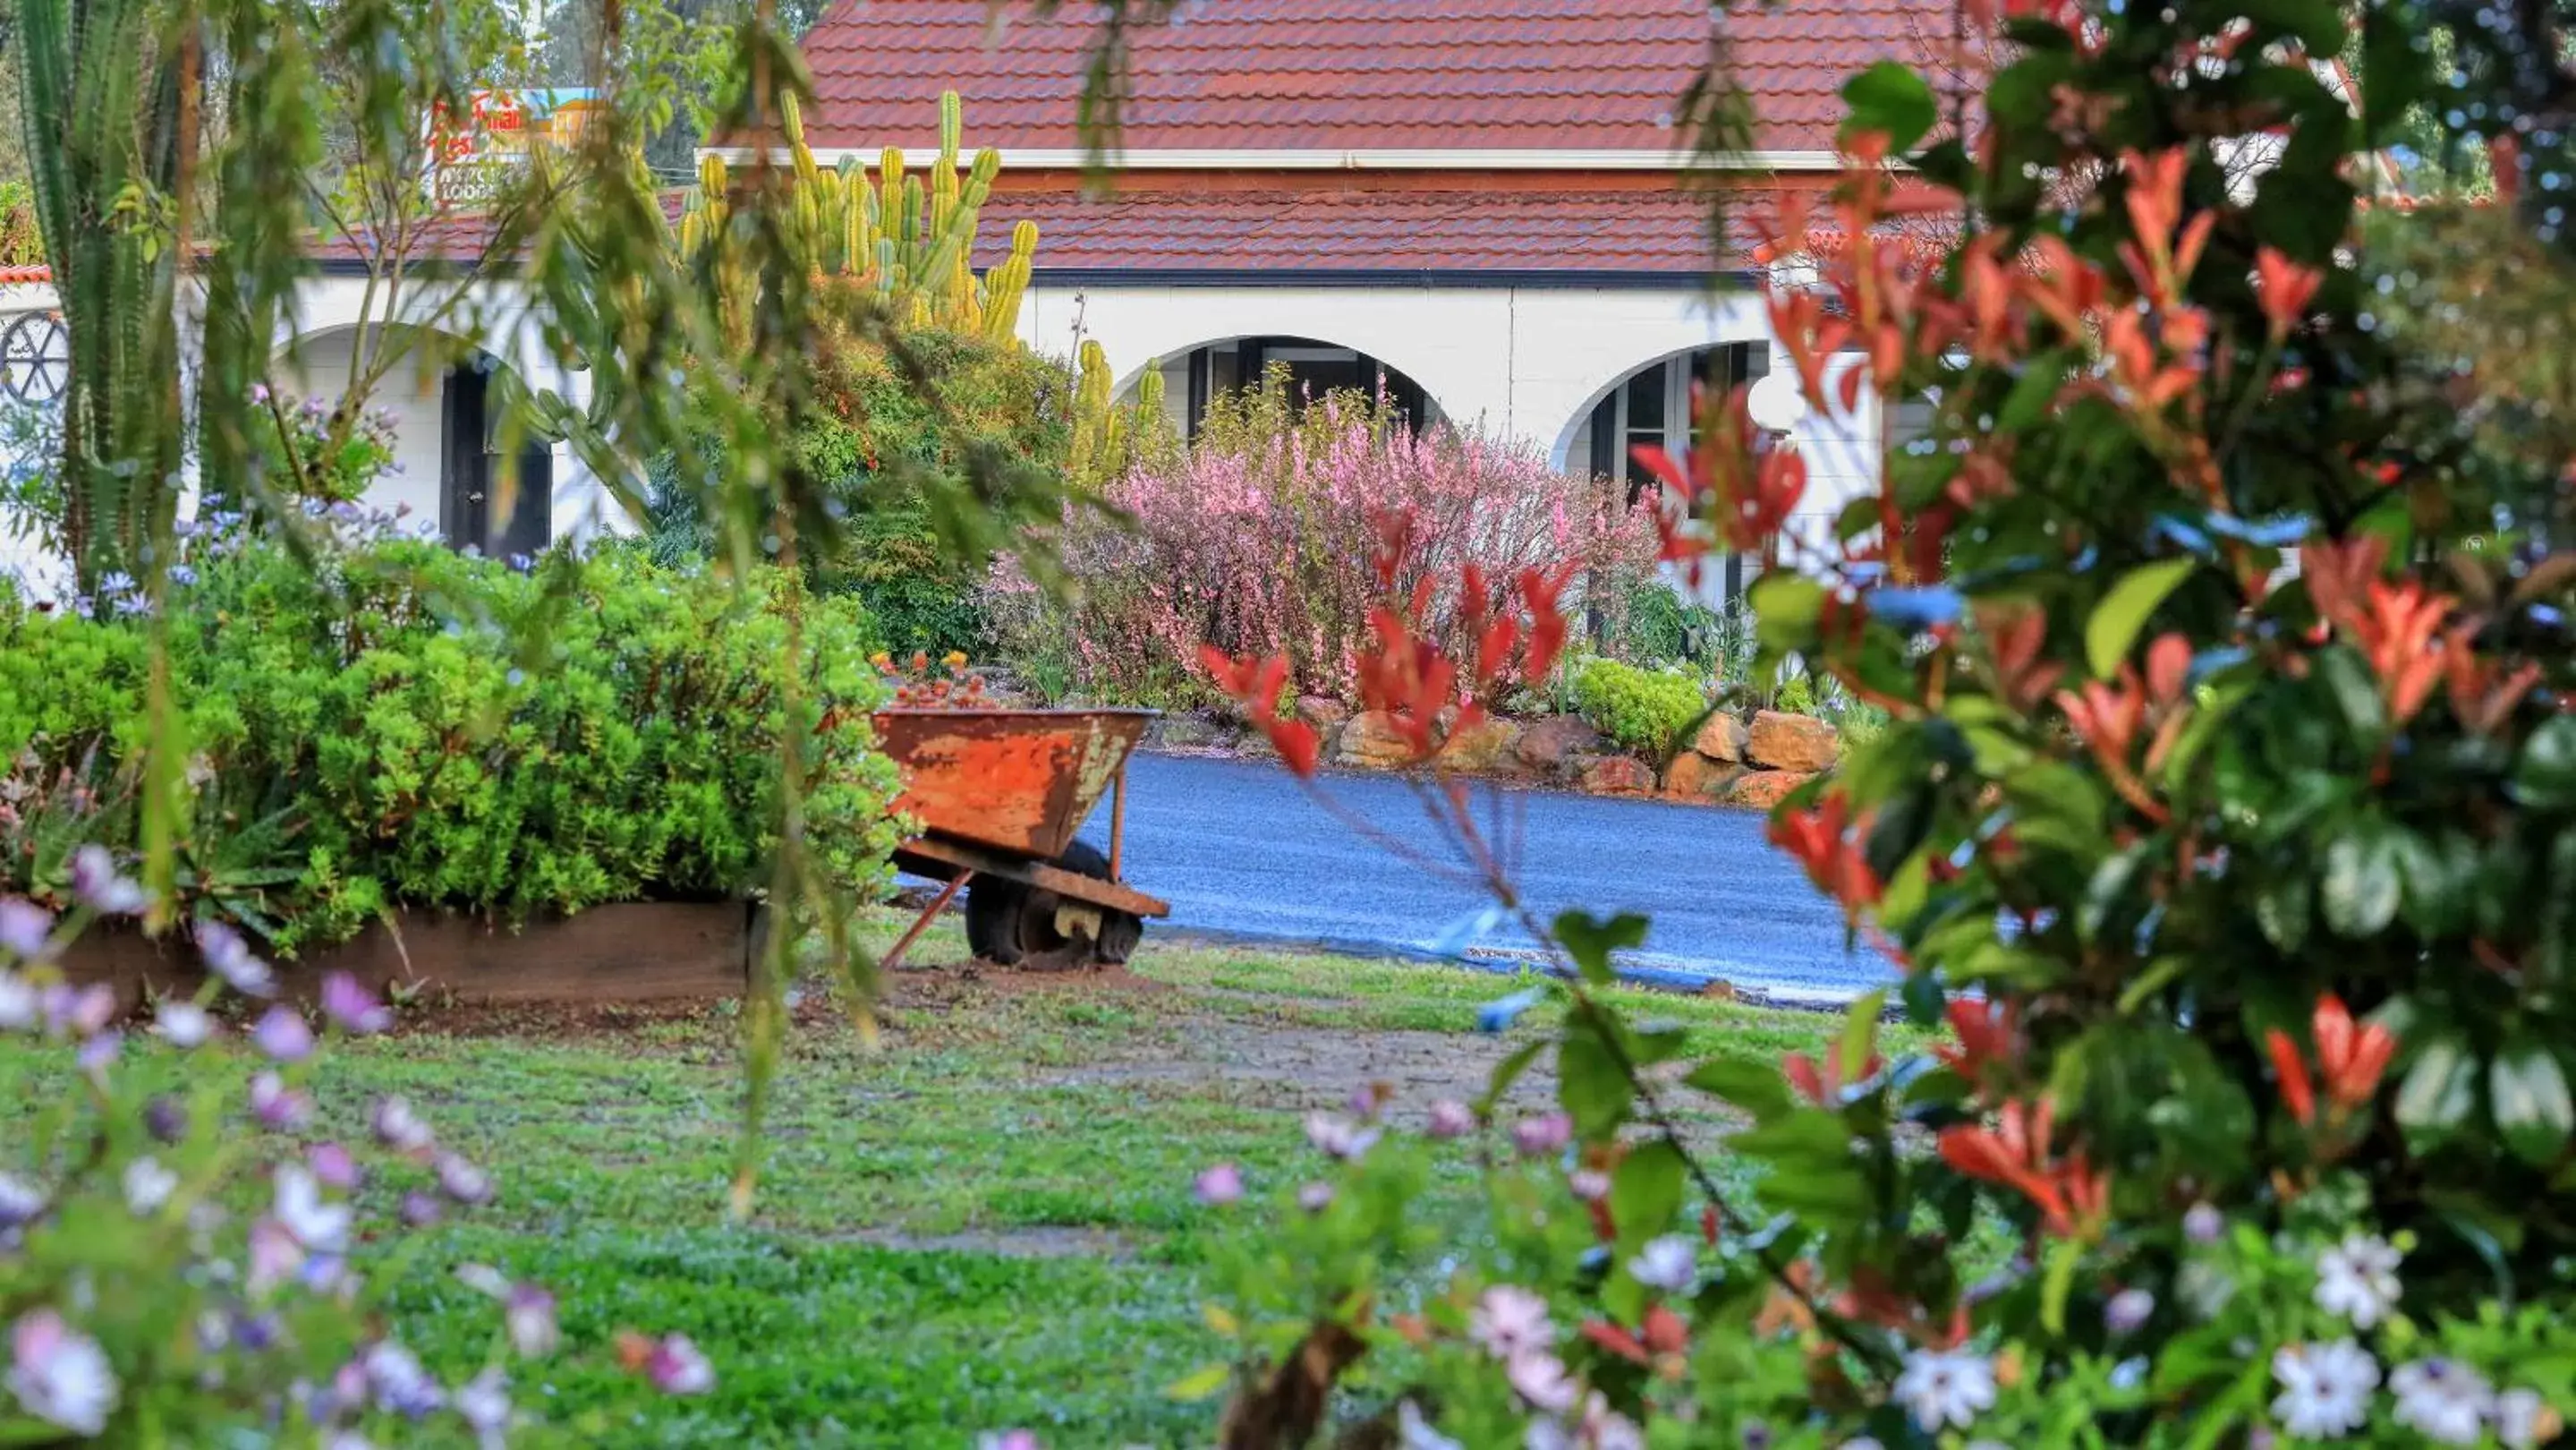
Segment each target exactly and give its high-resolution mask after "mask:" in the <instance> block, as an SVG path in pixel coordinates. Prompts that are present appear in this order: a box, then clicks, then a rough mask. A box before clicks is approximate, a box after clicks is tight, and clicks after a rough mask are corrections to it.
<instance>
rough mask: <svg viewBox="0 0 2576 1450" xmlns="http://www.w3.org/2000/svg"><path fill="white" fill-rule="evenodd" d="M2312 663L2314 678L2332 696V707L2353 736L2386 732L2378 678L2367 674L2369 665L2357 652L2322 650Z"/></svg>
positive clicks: (2363, 738) (2368, 736)
mask: <svg viewBox="0 0 2576 1450" xmlns="http://www.w3.org/2000/svg"><path fill="white" fill-rule="evenodd" d="M2316 667H2317V678H2318V679H2320V680H2323V681H2324V682H2325V686H2326V693H2328V694H2330V695H2332V696H2334V702H2335V708H2336V709H2337V710H2339V711H2341V712H2342V713H2343V720H2344V724H2345V725H2347V726H2349V727H2351V730H2352V733H2353V737H2354V738H2355V739H2357V740H2361V741H2365V742H2368V741H2375V740H2377V739H2378V738H2379V737H2380V736H2381V735H2382V734H2384V733H2386V731H2387V729H2388V712H2387V711H2386V710H2385V709H2383V708H2381V704H2380V699H2379V682H2378V681H2377V680H2374V679H2372V678H2371V677H2370V667H2369V666H2368V665H2365V664H2363V663H2362V659H2361V656H2360V655H2358V654H2355V653H2353V652H2352V651H2351V650H2348V649H2330V650H2323V651H2320V652H2319V653H2318V654H2317V655H2316Z"/></svg>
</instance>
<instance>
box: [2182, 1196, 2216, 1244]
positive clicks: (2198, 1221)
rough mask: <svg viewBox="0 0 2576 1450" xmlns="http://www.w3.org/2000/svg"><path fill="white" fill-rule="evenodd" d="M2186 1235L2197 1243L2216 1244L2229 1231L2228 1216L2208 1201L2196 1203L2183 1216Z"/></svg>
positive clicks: (2183, 1228)
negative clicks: (2207, 1202)
mask: <svg viewBox="0 0 2576 1450" xmlns="http://www.w3.org/2000/svg"><path fill="white" fill-rule="evenodd" d="M2182 1231H2183V1235H2184V1237H2186V1238H2188V1239H2190V1240H2191V1241H2192V1242H2193V1243H2196V1244H2214V1243H2216V1242H2218V1236H2219V1235H2220V1234H2223V1233H2225V1232H2227V1217H2226V1215H2224V1214H2222V1213H2220V1212H2219V1211H2218V1210H2217V1209H2216V1208H2215V1207H2213V1206H2212V1205H2210V1204H2206V1203H2195V1204H2193V1205H2192V1206H2191V1208H2190V1210H2189V1211H2188V1212H2186V1213H2185V1214H2183V1216H2182Z"/></svg>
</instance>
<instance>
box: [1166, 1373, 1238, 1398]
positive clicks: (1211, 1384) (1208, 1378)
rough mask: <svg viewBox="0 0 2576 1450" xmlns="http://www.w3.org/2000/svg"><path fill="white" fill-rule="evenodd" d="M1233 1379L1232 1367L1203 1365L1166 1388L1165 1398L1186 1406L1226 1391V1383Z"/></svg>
mask: <svg viewBox="0 0 2576 1450" xmlns="http://www.w3.org/2000/svg"><path fill="white" fill-rule="evenodd" d="M1232 1378H1234V1366H1232V1365H1228V1364H1211V1365H1203V1366H1201V1367H1200V1368H1198V1369H1195V1370H1192V1371H1190V1372H1189V1373H1188V1374H1185V1375H1183V1376H1181V1377H1180V1378H1179V1379H1176V1380H1174V1381H1172V1382H1171V1383H1170V1384H1169V1385H1167V1386H1165V1387H1164V1389H1163V1396H1164V1398H1166V1399H1172V1400H1179V1401H1181V1402H1182V1403H1184V1404H1192V1403H1195V1402H1197V1401H1199V1400H1204V1399H1206V1398H1207V1397H1208V1396H1210V1395H1213V1394H1215V1393H1216V1392H1217V1391H1219V1390H1221V1389H1224V1388H1225V1385H1226V1381H1228V1380H1230V1379H1232Z"/></svg>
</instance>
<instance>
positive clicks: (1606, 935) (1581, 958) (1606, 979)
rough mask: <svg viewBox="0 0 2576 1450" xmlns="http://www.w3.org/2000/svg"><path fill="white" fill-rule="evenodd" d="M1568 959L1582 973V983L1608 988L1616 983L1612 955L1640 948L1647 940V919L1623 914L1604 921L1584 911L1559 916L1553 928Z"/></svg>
mask: <svg viewBox="0 0 2576 1450" xmlns="http://www.w3.org/2000/svg"><path fill="white" fill-rule="evenodd" d="M1550 929H1551V930H1552V931H1553V932H1554V933H1555V934H1556V939H1557V942H1558V944H1560V945H1562V946H1563V947H1564V948H1565V953H1566V955H1567V956H1570V957H1572V958H1574V965H1575V966H1576V967H1578V968H1580V969H1581V970H1582V972H1583V980H1585V981H1587V982H1590V983H1593V984H1594V985H1596V986H1607V985H1608V984H1609V983H1610V982H1611V981H1612V980H1613V974H1612V972H1611V970H1610V954H1611V953H1612V952H1615V951H1618V950H1620V949H1621V948H1623V947H1634V946H1641V945H1643V944H1644V943H1645V940H1646V918H1644V917H1642V916H1639V915H1637V914H1636V913H1635V912H1628V911H1623V912H1621V913H1619V914H1618V915H1617V916H1614V917H1612V918H1610V919H1609V920H1608V921H1603V920H1601V919H1600V918H1599V917H1596V916H1594V915H1592V914H1591V913H1590V912H1584V911H1568V912H1563V913H1560V914H1559V915H1558V916H1557V918H1556V922H1555V924H1554V925H1553V926H1552V927H1551V928H1550Z"/></svg>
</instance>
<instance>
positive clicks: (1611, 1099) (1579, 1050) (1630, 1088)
mask: <svg viewBox="0 0 2576 1450" xmlns="http://www.w3.org/2000/svg"><path fill="white" fill-rule="evenodd" d="M1556 1076H1557V1083H1556V1098H1557V1101H1558V1102H1559V1103H1561V1104H1563V1105H1564V1107H1565V1111H1566V1115H1567V1116H1568V1117H1571V1118H1573V1119H1574V1130H1575V1132H1576V1133H1577V1134H1579V1135H1580V1136H1581V1137H1582V1138H1583V1139H1584V1140H1585V1141H1586V1142H1591V1141H1594V1140H1597V1139H1600V1138H1604V1137H1607V1136H1609V1135H1610V1134H1611V1133H1613V1132H1616V1131H1617V1130H1618V1127H1619V1125H1620V1124H1621V1123H1623V1122H1625V1121H1627V1117H1628V1107H1629V1104H1630V1103H1632V1102H1634V1101H1635V1100H1636V1096H1637V1085H1636V1084H1635V1083H1633V1082H1630V1081H1629V1080H1628V1075H1627V1073H1625V1072H1623V1071H1621V1070H1620V1068H1619V1060H1618V1059H1617V1058H1615V1057H1613V1056H1611V1054H1610V1050H1609V1048H1607V1047H1606V1046H1604V1045H1603V1044H1602V1042H1601V1039H1600V1037H1599V1036H1598V1035H1597V1034H1596V1033H1595V1032H1593V1031H1591V1030H1588V1029H1584V1028H1579V1027H1575V1026H1572V1025H1570V1024H1569V1026H1568V1028H1567V1030H1566V1036H1565V1040H1564V1041H1562V1042H1560V1043H1558V1044H1557V1049H1556Z"/></svg>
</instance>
